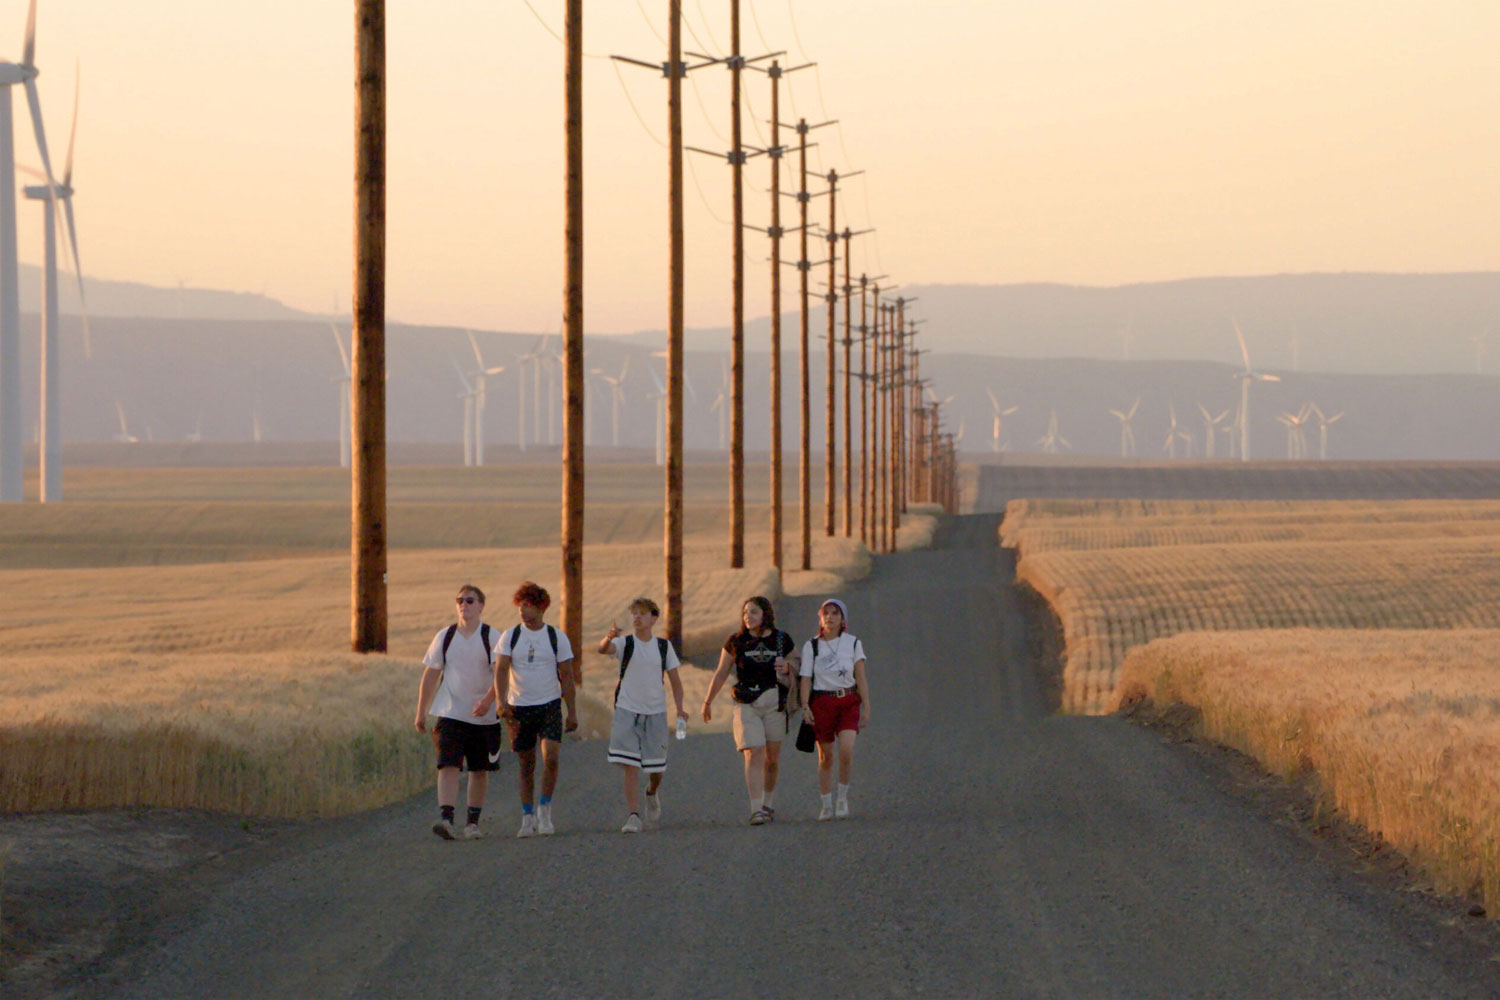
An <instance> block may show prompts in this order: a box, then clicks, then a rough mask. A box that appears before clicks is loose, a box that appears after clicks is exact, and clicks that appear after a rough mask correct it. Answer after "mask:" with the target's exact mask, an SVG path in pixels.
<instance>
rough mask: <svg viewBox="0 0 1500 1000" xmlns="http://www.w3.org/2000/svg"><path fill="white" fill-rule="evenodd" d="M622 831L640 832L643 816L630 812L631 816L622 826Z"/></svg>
mask: <svg viewBox="0 0 1500 1000" xmlns="http://www.w3.org/2000/svg"><path fill="white" fill-rule="evenodd" d="M620 832H621V833H640V832H641V818H640V817H639V816H637V815H636V814H635V813H631V814H630V818H629V819H627V820H626V821H625V825H624V826H622V827H620Z"/></svg>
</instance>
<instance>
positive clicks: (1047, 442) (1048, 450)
mask: <svg viewBox="0 0 1500 1000" xmlns="http://www.w3.org/2000/svg"><path fill="white" fill-rule="evenodd" d="M1036 443H1037V444H1039V445H1041V446H1042V452H1043V453H1044V454H1048V455H1056V454H1057V453H1058V451H1059V450H1060V449H1061V448H1067V449H1069V450H1071V449H1072V447H1073V446H1072V445H1071V444H1069V443H1068V439H1067V438H1065V437H1063V436H1062V433H1061V432H1060V431H1059V430H1058V429H1057V411H1056V410H1053V411H1052V416H1051V417H1049V418H1048V420H1047V433H1046V434H1045V435H1043V436H1042V437H1039V438H1037V440H1036Z"/></svg>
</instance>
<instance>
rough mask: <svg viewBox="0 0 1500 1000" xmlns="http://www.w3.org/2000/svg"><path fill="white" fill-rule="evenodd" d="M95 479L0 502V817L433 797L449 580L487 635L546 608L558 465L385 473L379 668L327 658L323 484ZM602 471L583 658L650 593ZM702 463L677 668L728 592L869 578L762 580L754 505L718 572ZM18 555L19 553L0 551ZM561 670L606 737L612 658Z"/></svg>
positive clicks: (920, 530)
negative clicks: (419, 699) (429, 699)
mask: <svg viewBox="0 0 1500 1000" xmlns="http://www.w3.org/2000/svg"><path fill="white" fill-rule="evenodd" d="M690 468H691V467H690ZM92 471H95V472H96V474H97V476H98V479H99V482H97V483H93V484H92V485H86V486H83V487H80V488H78V489H76V490H74V491H73V492H72V493H71V494H70V496H78V499H77V500H76V501H72V500H70V502H68V503H66V504H60V505H49V506H48V507H45V508H43V507H40V506H38V505H24V506H23V505H7V507H6V508H4V509H0V540H3V541H4V544H3V545H0V553H3V555H0V594H3V595H4V600H3V602H0V651H3V652H0V809H4V810H6V811H12V812H16V811H34V810H46V809H59V808H93V807H103V806H116V805H169V806H190V807H201V808H208V809H217V810H224V811H230V812H235V813H241V814H246V815H264V816H312V815H330V814H334V813H342V812H348V811H351V810H356V809H361V808H367V807H370V806H374V805H378V804H381V803H384V802H389V801H392V800H393V799H396V798H400V797H403V796H405V795H408V794H411V793H412V792H414V791H417V790H420V789H422V788H424V787H427V786H428V785H430V783H431V780H432V770H431V767H432V763H431V745H430V743H429V742H427V740H426V739H425V738H423V737H421V736H419V735H418V734H416V733H415V732H413V731H412V728H411V715H412V711H413V709H414V707H415V701H416V692H417V684H418V680H419V678H420V674H421V670H422V668H421V666H420V659H421V656H422V653H423V652H424V651H425V650H426V648H427V644H428V642H429V641H430V640H431V638H432V635H433V634H434V633H435V632H436V631H437V630H438V629H439V628H440V627H442V626H443V625H445V624H447V623H448V622H449V621H451V620H452V610H451V605H452V598H453V594H454V592H455V590H456V589H457V587H458V585H459V584H460V583H464V582H473V583H476V584H478V585H479V586H481V587H482V588H484V590H485V591H486V594H487V596H488V598H489V600H488V603H487V606H486V620H487V621H489V622H490V623H491V624H492V625H495V626H498V627H505V626H508V625H510V624H512V623H513V622H514V621H515V620H516V619H515V613H514V609H513V608H512V607H511V606H510V603H509V595H510V593H511V591H512V590H513V589H514V587H515V585H516V584H517V583H519V582H520V581H521V580H522V579H535V580H537V581H538V582H540V583H542V585H543V586H545V587H547V588H548V589H549V590H551V591H552V592H553V595H554V603H555V604H556V602H557V601H558V600H559V599H560V581H559V575H560V569H559V566H560V557H559V550H558V547H557V544H556V542H553V543H551V544H541V545H539V544H536V542H537V541H538V540H541V539H546V538H548V537H549V536H550V537H551V538H554V539H555V538H556V533H557V530H558V529H557V520H558V505H557V502H556V499H555V495H554V498H553V499H552V500H550V501H544V500H542V499H541V498H540V495H539V494H540V493H542V492H544V491H545V487H546V483H545V480H546V479H547V478H548V477H549V476H550V478H551V480H552V481H553V482H554V483H555V482H556V481H557V475H556V471H555V470H540V471H538V472H537V474H536V476H535V477H527V476H526V475H524V474H518V472H517V470H516V468H515V467H510V468H508V469H504V470H498V471H496V472H494V473H492V472H491V470H488V469H485V470H456V471H457V473H458V475H455V470H437V471H436V472H434V473H433V475H432V481H431V482H428V483H426V484H425V485H424V483H423V482H422V476H421V474H420V471H417V472H414V471H413V470H410V469H407V470H399V473H393V485H392V490H391V494H392V497H393V499H392V500H391V503H390V520H391V524H392V532H391V534H392V550H391V554H390V557H389V581H390V582H389V587H388V601H389V619H390V624H389V651H388V654H387V655H384V656H356V655H353V654H349V653H346V652H343V651H344V650H346V649H347V647H348V632H349V557H348V554H347V545H348V537H347V530H348V529H347V517H348V508H347V504H343V505H340V504H339V503H338V501H337V500H336V499H335V498H333V497H330V496H323V495H321V494H324V493H327V492H329V491H332V490H335V489H336V488H337V481H336V480H335V479H334V478H333V477H332V475H331V474H330V473H329V472H328V471H327V470H281V469H267V470H214V472H215V473H216V474H215V475H205V474H203V473H202V471H201V470H92ZM611 471H612V477H613V479H614V480H615V488H616V493H614V494H613V495H607V496H609V499H608V500H606V501H604V502H600V503H590V505H589V508H588V511H587V522H586V523H587V525H588V536H587V542H586V545H585V550H584V563H585V584H584V593H585V601H584V636H585V648H586V649H587V648H588V647H589V646H591V645H592V644H593V643H594V642H595V641H597V637H598V636H600V635H602V634H603V632H604V631H605V629H607V627H608V625H609V623H610V621H611V620H614V619H617V618H620V617H622V616H623V614H624V608H625V606H626V605H627V604H628V602H629V601H630V599H631V598H633V597H635V596H637V595H639V594H646V595H648V596H653V597H655V598H657V599H658V600H661V591H662V584H661V573H662V571H661V519H660V502H659V500H656V499H655V498H654V497H652V493H654V492H655V491H657V490H659V489H660V478H659V475H660V473H659V470H654V469H653V470H648V471H646V472H642V471H641V470H632V469H618V468H617V469H613V470H611ZM713 471H714V473H715V475H713V476H712V477H710V476H708V475H706V474H705V473H704V472H703V470H698V473H697V476H696V481H697V485H696V487H695V486H694V482H695V476H693V475H689V477H688V481H689V486H690V489H696V490H697V493H696V494H694V493H691V492H690V493H689V496H688V514H687V531H686V541H685V560H684V562H685V572H684V578H685V579H684V593H685V607H684V630H685V646H686V649H687V651H688V652H689V653H691V652H692V651H693V650H694V649H701V650H710V649H715V648H717V645H718V642H719V640H720V639H722V636H723V634H724V633H726V632H727V631H729V630H730V629H732V628H733V627H734V625H735V622H736V621H737V617H738V609H739V606H740V604H741V602H742V601H743V600H744V598H745V597H747V596H749V595H750V594H753V593H767V594H769V595H771V596H773V597H774V596H776V595H777V594H779V593H782V592H786V593H804V592H805V593H817V592H822V591H825V590H832V589H835V588H837V587H838V586H840V585H841V584H842V583H843V582H845V581H847V580H850V579H856V578H858V577H860V576H862V575H864V574H865V573H867V572H868V571H869V568H870V566H871V564H872V557H871V555H870V553H869V551H868V550H867V549H865V548H864V546H862V545H860V544H859V543H858V542H857V541H851V540H845V539H819V540H818V541H817V543H816V544H815V546H814V550H813V562H814V568H813V570H812V571H809V572H805V573H792V572H789V573H786V574H785V575H784V577H783V579H782V580H781V582H780V587H778V581H777V578H776V574H775V573H774V571H773V570H772V569H771V568H770V567H769V565H768V563H769V557H768V553H769V536H768V535H766V533H765V532H764V530H763V529H759V530H757V529H756V525H757V522H758V521H761V522H763V521H764V519H765V512H764V511H763V510H759V511H758V510H756V509H754V508H752V509H751V511H750V515H749V517H748V518H747V521H748V523H749V524H750V525H751V526H752V530H751V531H749V532H747V537H746V552H747V563H749V564H750V565H749V566H748V567H747V568H745V569H740V570H731V569H727V568H725V565H724V564H725V562H726V555H727V543H726V539H725V535H726V534H727V531H726V527H725V526H726V525H727V517H726V516H725V514H724V512H723V509H722V504H718V503H715V502H714V500H713V496H712V493H713V490H714V489H715V488H722V478H723V477H722V470H719V469H715V470H713ZM470 472H472V473H479V474H481V475H483V476H484V477H485V479H486V487H485V488H486V489H490V490H494V491H495V492H494V493H493V494H492V495H491V497H490V499H488V500H486V499H483V498H482V492H483V491H481V490H478V489H475V488H473V487H472V484H465V483H462V482H460V483H459V485H457V486H455V485H454V480H456V479H458V480H461V479H463V477H464V475H466V474H467V473H470ZM217 473H225V475H223V476H220V475H218V474H217ZM502 473H503V474H502ZM398 475H399V477H400V478H404V480H405V481H402V482H396V480H398ZM599 478H604V477H599ZM533 479H536V480H541V481H543V485H542V487H538V486H537V484H536V482H535V481H533ZM343 488H344V489H345V491H346V492H347V474H345V476H344V479H343ZM435 493H438V494H443V495H444V496H445V497H446V496H448V495H450V494H451V498H450V499H444V498H442V497H435V496H434V495H433V494H435ZM103 494H109V495H111V496H112V497H114V499H101V498H100V497H101V496H102V495H103ZM122 496H123V497H126V498H127V499H120V497H122ZM163 497H165V498H166V499H162V498H163ZM398 497H399V498H400V499H396V498H398ZM935 523H936V518H935V516H932V515H931V514H928V515H924V516H916V517H913V518H912V519H911V521H910V523H909V524H908V525H907V526H905V527H904V530H903V536H902V542H903V545H905V546H908V547H910V546H915V545H920V544H922V543H923V538H924V532H925V533H926V535H925V537H930V532H931V527H932V525H934V524H935ZM403 524H404V525H405V527H404V528H403V527H402V525H403ZM75 526H76V528H77V531H76V537H75V532H74V531H73V530H72V529H73V528H74V527H75ZM340 530H342V532H343V535H342V537H340V536H339V531H340ZM21 539H25V540H27V544H29V545H30V548H29V549H25V551H21V549H18V548H13V547H12V545H11V542H12V541H13V540H21ZM522 539H524V540H525V541H527V542H529V543H530V544H516V543H517V541H518V540H522ZM506 542H508V543H510V544H496V543H506ZM21 548H24V546H22V547H21ZM18 552H19V553H20V554H18ZM757 555H764V559H762V560H757ZM757 563H758V564H757ZM557 614H558V613H557V610H556V608H555V607H554V610H553V612H552V613H551V614H550V615H549V618H550V620H552V621H553V622H554V623H555V622H556V621H557ZM583 665H584V684H583V687H582V689H581V691H580V715H581V722H582V725H581V728H582V729H583V731H584V733H585V734H599V733H604V732H607V730H608V724H607V720H608V706H609V698H610V693H611V692H612V691H613V688H614V682H615V679H616V675H615V671H614V668H613V666H612V661H611V660H609V659H607V658H604V657H597V656H594V655H593V654H592V653H591V652H585V653H584V655H583ZM712 665H713V664H712V663H707V664H703V665H702V666H703V667H711V666H712ZM683 673H684V675H685V676H684V682H685V687H686V688H687V689H688V691H687V698H688V700H689V702H690V703H691V701H692V700H693V699H694V698H696V699H699V700H701V698H702V693H703V691H704V689H705V688H706V686H707V678H708V674H709V671H708V670H706V669H702V667H697V666H694V665H692V664H691V663H690V664H689V667H688V669H685V670H684V671H683Z"/></svg>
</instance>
